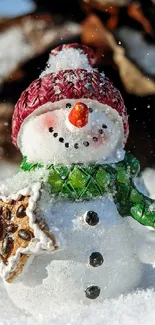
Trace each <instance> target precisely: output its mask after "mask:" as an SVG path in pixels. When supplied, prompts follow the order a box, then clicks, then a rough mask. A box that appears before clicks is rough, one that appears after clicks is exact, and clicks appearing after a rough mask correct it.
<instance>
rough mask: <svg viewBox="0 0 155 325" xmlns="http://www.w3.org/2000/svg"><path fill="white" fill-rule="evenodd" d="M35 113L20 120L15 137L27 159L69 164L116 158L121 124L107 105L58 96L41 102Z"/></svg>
mask: <svg viewBox="0 0 155 325" xmlns="http://www.w3.org/2000/svg"><path fill="white" fill-rule="evenodd" d="M34 114H35V115H34ZM34 114H31V115H30V116H29V117H28V118H27V119H26V121H25V122H24V123H23V125H22V128H21V131H20V135H19V139H18V144H19V146H20V148H21V152H22V154H23V155H24V156H27V158H28V160H29V161H34V162H35V161H37V162H42V163H54V164H71V163H91V162H99V163H101V162H105V161H107V160H108V161H109V160H113V159H114V160H119V155H120V152H121V150H122V149H123V136H124V133H123V125H122V120H121V117H120V116H119V114H118V113H117V112H116V111H115V110H114V109H111V108H110V107H109V106H108V105H103V104H101V103H99V102H97V101H94V100H89V99H83V98H82V99H79V100H73V99H72V100H61V101H59V102H55V103H48V104H46V105H43V106H42V107H40V108H39V109H37V110H36V111H35V113H34ZM36 114H37V115H36Z"/></svg>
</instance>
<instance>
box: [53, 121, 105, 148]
mask: <svg viewBox="0 0 155 325" xmlns="http://www.w3.org/2000/svg"><path fill="white" fill-rule="evenodd" d="M103 129H107V125H105V124H102V129H99V130H98V133H99V136H100V135H102V134H103V133H104V131H103ZM49 132H50V133H52V134H53V137H54V138H57V139H58V140H59V142H60V143H62V144H64V146H65V147H66V148H69V147H70V144H69V142H65V140H64V138H63V137H59V134H58V133H57V132H54V128H53V127H50V128H49ZM99 136H93V137H92V140H93V142H98V140H99ZM82 145H83V146H84V147H89V145H90V142H89V141H83V143H82ZM78 148H79V143H77V142H76V143H75V144H74V149H78Z"/></svg>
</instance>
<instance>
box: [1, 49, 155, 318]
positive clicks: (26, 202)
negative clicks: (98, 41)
mask: <svg viewBox="0 0 155 325" xmlns="http://www.w3.org/2000/svg"><path fill="white" fill-rule="evenodd" d="M94 63H95V55H94V53H93V51H92V50H91V49H89V48H88V47H86V46H84V45H78V44H68V45H61V46H59V47H58V48H56V49H54V50H53V51H52V52H51V53H50V58H49V61H48V65H47V67H46V69H45V71H44V72H43V73H42V74H41V76H40V77H39V78H38V79H37V80H35V81H34V82H32V83H31V85H30V86H29V87H28V88H27V89H26V90H25V91H24V92H23V93H22V95H21V97H20V99H19V101H18V102H17V104H16V107H15V111H14V116H13V142H14V144H15V145H16V146H17V147H18V148H19V149H20V151H21V152H22V154H23V161H22V163H21V166H20V170H19V172H18V174H17V175H15V176H14V177H12V178H11V179H8V180H6V182H5V183H4V184H1V186H0V195H1V196H0V213H1V215H0V253H1V255H0V274H1V277H2V278H3V280H4V283H5V286H6V289H7V292H8V294H9V296H10V298H11V299H12V300H13V302H14V303H15V304H16V305H17V306H18V307H19V308H21V309H25V310H26V311H28V312H31V313H33V314H35V315H37V314H38V312H41V311H42V312H43V313H45V314H47V313H49V312H50V310H51V312H52V306H53V304H55V303H56V304H58V303H59V304H60V303H65V302H71V301H74V302H78V303H84V304H88V303H90V302H92V301H93V302H94V303H96V302H103V301H104V299H106V298H113V297H115V296H118V295H119V294H122V293H128V292H129V291H131V290H134V289H136V288H137V287H138V286H139V284H140V281H141V277H142V273H143V268H144V264H143V263H152V264H153V263H154V261H155V254H153V257H152V255H151V258H150V259H151V262H150V259H149V258H148V255H147V254H146V251H145V252H144V253H141V254H139V252H138V250H139V245H138V244H137V238H139V240H140V239H141V242H144V241H145V240H143V237H144V238H145V237H146V236H147V235H148V234H149V233H151V236H152V237H151V238H152V240H151V243H150V245H152V246H151V247H154V245H155V241H154V238H153V237H154V228H155V210H154V201H153V200H151V199H150V198H148V197H147V196H145V195H144V194H142V193H140V192H139V191H138V189H137V186H136V185H135V179H136V177H137V175H138V173H139V163H138V161H137V160H136V159H135V158H134V157H133V156H132V155H131V154H129V153H125V151H124V150H123V148H124V145H125V143H126V140H127V136H128V117H127V112H126V108H125V106H124V102H123V99H122V97H121V94H120V92H119V91H118V90H117V89H116V88H115V87H114V86H113V84H112V83H111V82H110V81H109V80H108V79H107V78H106V77H105V75H104V73H99V72H98V71H97V69H93V67H92V66H93V65H94ZM131 220H133V222H131ZM146 247H147V249H148V246H147V245H146ZM144 250H145V249H144ZM154 252H155V249H154Z"/></svg>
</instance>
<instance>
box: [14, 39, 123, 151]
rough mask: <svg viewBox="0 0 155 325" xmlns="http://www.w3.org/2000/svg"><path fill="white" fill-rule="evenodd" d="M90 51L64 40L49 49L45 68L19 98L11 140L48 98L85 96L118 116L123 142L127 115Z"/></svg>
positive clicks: (55, 99)
mask: <svg viewBox="0 0 155 325" xmlns="http://www.w3.org/2000/svg"><path fill="white" fill-rule="evenodd" d="M95 62H96V58H95V54H94V52H93V51H92V50H91V49H90V48H89V47H87V46H85V45H80V44H76V43H75V44H65V45H61V46H59V47H57V48H56V49H54V50H52V51H51V53H50V58H49V61H48V63H47V67H46V69H45V71H44V72H43V73H42V74H41V76H40V77H39V78H38V79H36V80H34V81H33V82H32V83H31V84H30V86H29V87H28V88H27V89H26V90H25V91H24V92H23V93H22V94H21V97H20V98H19V100H18V102H17V104H16V106H15V110H14V114H13V122H12V139H13V143H14V144H15V145H16V146H18V135H19V131H20V128H21V126H22V124H23V122H24V121H25V119H26V118H27V117H28V116H30V114H32V113H33V112H34V111H35V110H37V109H38V108H40V107H41V106H42V105H45V104H46V103H49V102H52V103H54V102H57V101H60V100H62V99H79V98H86V99H91V100H96V101H98V102H100V103H102V104H107V105H108V106H110V107H111V109H114V110H116V111H117V112H118V114H119V115H120V116H121V117H122V123H123V126H124V143H125V142H126V140H127V136H128V116H127V111H126V108H125V105H124V101H123V99H122V96H121V94H120V92H119V91H118V90H117V89H116V88H115V87H114V86H113V84H112V83H111V81H109V79H108V78H106V77H105V76H104V74H103V73H99V72H98V71H97V70H96V69H93V65H94V64H95Z"/></svg>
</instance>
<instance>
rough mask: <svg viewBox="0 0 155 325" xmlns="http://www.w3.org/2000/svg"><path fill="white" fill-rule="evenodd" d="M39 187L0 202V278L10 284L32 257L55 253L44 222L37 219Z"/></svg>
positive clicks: (33, 187)
mask: <svg viewBox="0 0 155 325" xmlns="http://www.w3.org/2000/svg"><path fill="white" fill-rule="evenodd" d="M39 190H40V184H34V186H31V187H28V188H26V189H24V190H22V191H20V192H18V193H17V194H16V195H13V196H12V198H11V197H8V198H4V197H2V198H0V275H1V276H2V278H3V279H5V280H6V281H7V282H12V281H13V280H14V279H15V278H16V277H17V276H18V275H19V274H20V273H21V272H22V271H23V268H24V265H25V263H26V262H27V260H28V259H29V258H30V256H32V255H36V254H39V253H41V251H46V250H47V251H54V250H57V249H58V246H57V245H56V239H55V237H54V235H53V234H52V233H51V231H50V230H49V227H48V225H47V223H46V222H45V220H43V219H42V218H40V217H38V215H37V213H36V203H37V201H38V199H39V195H40V194H39Z"/></svg>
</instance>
